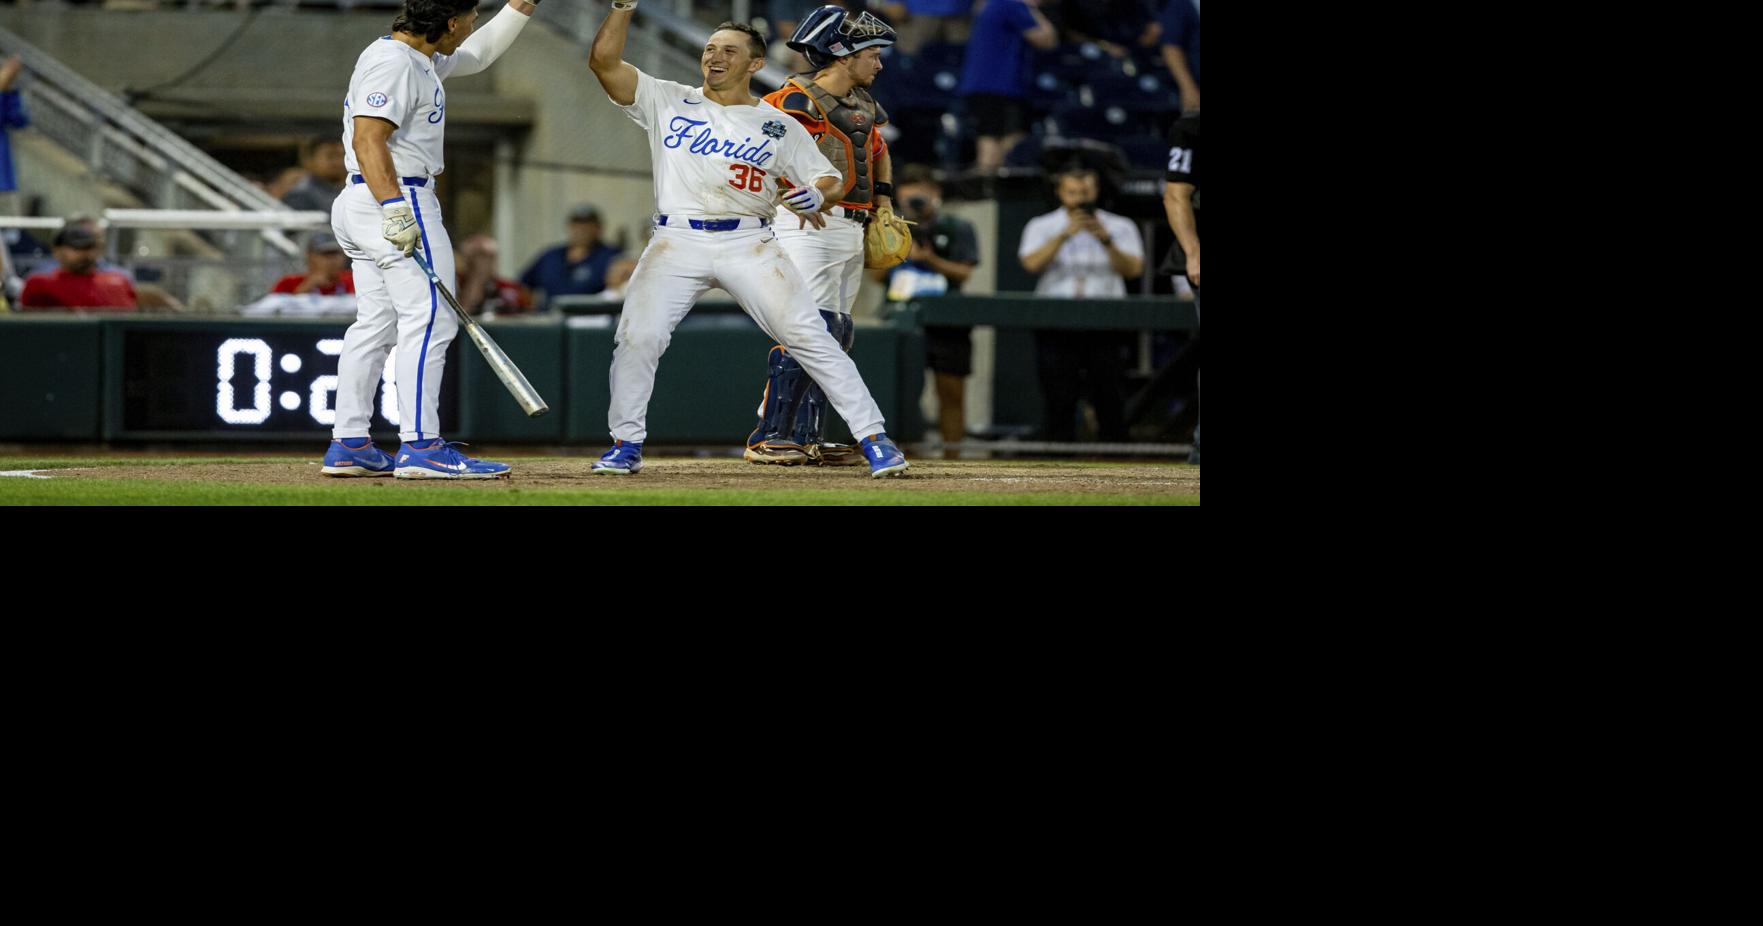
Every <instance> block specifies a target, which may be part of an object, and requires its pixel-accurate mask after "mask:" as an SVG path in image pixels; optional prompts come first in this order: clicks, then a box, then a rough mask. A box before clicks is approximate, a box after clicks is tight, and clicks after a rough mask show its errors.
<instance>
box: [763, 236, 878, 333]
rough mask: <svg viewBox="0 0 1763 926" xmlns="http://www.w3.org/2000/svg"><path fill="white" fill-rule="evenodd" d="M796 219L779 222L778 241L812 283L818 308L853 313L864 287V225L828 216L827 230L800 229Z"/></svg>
mask: <svg viewBox="0 0 1763 926" xmlns="http://www.w3.org/2000/svg"><path fill="white" fill-rule="evenodd" d="M799 221H801V220H800V219H798V218H796V216H794V215H791V216H789V217H788V218H779V219H777V220H776V223H777V225H776V227H777V241H778V243H779V244H781V245H783V246H784V253H786V254H788V255H789V256H790V262H791V263H793V264H795V265H796V269H797V270H798V271H800V272H801V274H802V278H803V279H805V280H807V281H808V294H809V295H810V296H812V297H813V299H814V305H815V307H816V308H819V309H822V310H825V311H827V312H843V313H844V314H846V315H849V314H851V303H852V302H854V301H855V300H856V299H857V287H859V286H861V285H862V284H863V226H862V225H861V224H859V223H858V222H856V221H854V220H852V219H847V218H844V217H842V216H836V215H829V216H827V217H826V227H825V228H813V227H809V228H797V227H796V223H798V222H799Z"/></svg>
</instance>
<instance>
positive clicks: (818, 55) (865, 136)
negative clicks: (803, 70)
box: [745, 6, 912, 466]
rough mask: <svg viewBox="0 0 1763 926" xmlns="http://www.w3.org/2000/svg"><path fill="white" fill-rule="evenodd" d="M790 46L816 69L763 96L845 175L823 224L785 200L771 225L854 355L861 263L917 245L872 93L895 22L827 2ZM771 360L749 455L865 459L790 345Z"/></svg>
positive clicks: (846, 462)
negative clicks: (832, 433) (843, 437)
mask: <svg viewBox="0 0 1763 926" xmlns="http://www.w3.org/2000/svg"><path fill="white" fill-rule="evenodd" d="M788 44H789V46H790V47H791V48H793V49H795V50H796V51H799V52H801V53H802V54H803V55H804V56H806V57H807V59H808V61H809V63H810V64H811V65H813V66H814V67H815V68H816V69H817V70H816V71H815V72H814V75H813V76H812V77H809V76H802V75H798V76H796V77H792V78H790V79H789V80H788V81H786V82H785V83H784V85H783V86H782V87H780V88H778V89H777V91H776V92H774V93H771V94H770V95H768V96H766V97H765V102H767V103H769V104H771V105H772V106H775V107H777V108H778V109H781V110H783V111H784V112H786V113H788V114H790V115H791V116H794V117H795V118H796V120H797V121H799V122H801V123H802V126H803V127H804V128H806V129H807V130H808V132H809V134H810V135H813V136H814V138H815V140H816V141H817V142H818V143H819V146H820V150H821V153H823V154H825V155H826V157H827V160H829V161H831V162H832V165H833V167H835V168H837V169H838V171H839V173H840V174H842V175H844V186H843V189H842V190H841V191H840V193H839V198H838V205H836V206H834V207H832V209H831V210H830V211H828V212H826V213H824V216H825V227H823V228H815V227H810V226H809V225H808V223H806V222H805V221H804V220H802V219H801V217H800V216H798V215H796V214H795V213H792V212H789V211H788V210H786V209H784V208H783V207H782V206H780V207H778V213H777V219H776V221H775V222H774V223H773V227H774V228H776V229H777V238H778V243H779V244H781V245H783V248H784V251H785V253H787V254H789V256H790V260H791V261H792V262H793V263H794V264H795V265H796V269H797V270H798V271H800V272H801V274H802V277H803V279H804V280H806V281H807V283H808V287H809V289H810V291H811V293H812V295H813V297H814V302H815V304H816V305H817V306H819V307H820V314H821V317H822V318H825V319H826V328H827V331H829V332H831V334H832V336H833V339H834V340H836V341H838V342H839V346H840V347H842V348H844V349H845V351H846V352H847V353H849V352H850V350H851V340H852V337H853V335H854V333H855V328H854V326H853V325H852V322H851V306H852V303H853V302H854V301H855V300H856V298H857V286H858V284H859V283H860V282H861V280H862V278H863V269H864V268H865V267H872V268H874V267H892V266H894V265H895V264H898V263H900V262H901V261H903V260H905V259H906V254H907V252H909V251H910V250H911V248H912V235H911V232H910V231H909V230H908V229H907V227H906V226H907V224H908V223H907V222H906V221H905V220H904V219H901V218H899V217H898V216H896V215H894V210H893V203H892V196H893V185H892V183H891V181H892V179H893V164H892V162H891V161H890V160H889V158H888V146H887V143H886V142H884V141H883V140H882V137H881V133H880V132H878V131H876V128H877V127H878V126H881V125H885V124H887V121H888V114H887V111H886V110H883V109H882V108H881V104H879V103H877V102H876V101H875V99H874V98H873V97H871V96H870V95H869V91H868V88H869V87H870V86H872V85H873V84H874V83H875V77H876V75H877V74H879V73H881V69H882V61H881V50H882V49H883V48H886V47H887V46H890V45H892V44H894V30H893V29H891V28H889V27H888V25H887V24H886V23H884V22H882V21H881V20H879V19H877V18H876V17H874V16H873V15H871V14H869V13H859V14H852V13H849V12H847V11H845V10H843V9H840V8H839V7H836V6H823V7H821V8H820V9H817V10H815V11H813V12H812V13H809V14H808V15H807V16H805V17H803V19H802V24H801V26H799V27H798V28H797V29H796V33H795V35H792V36H791V37H790V40H789V43H788ZM780 182H781V181H780ZM785 185H786V186H787V184H785ZM769 366H770V378H769V379H768V380H767V381H766V384H765V394H764V397H763V398H762V399H761V400H760V403H759V424H758V426H757V427H755V428H754V429H753V433H752V434H751V435H749V436H748V437H747V451H746V454H745V457H746V459H748V460H749V461H751V462H754V463H778V464H783V465H786V466H793V465H799V464H804V463H808V464H821V465H827V466H861V465H863V464H864V459H863V455H862V453H860V452H859V451H858V450H857V448H854V447H852V446H851V445H849V444H834V443H827V442H826V441H825V440H823V435H822V433H821V421H822V417H823V412H824V411H825V409H826V395H825V394H824V393H823V392H821V390H820V386H819V385H817V384H816V383H815V382H814V380H813V379H812V378H811V377H810V376H809V375H808V372H807V371H806V370H804V369H802V367H801V366H800V365H799V364H797V363H796V359H795V358H794V357H792V356H790V354H789V352H788V351H786V350H784V348H783V346H782V345H778V346H774V347H773V348H772V349H771V354H770V358H769Z"/></svg>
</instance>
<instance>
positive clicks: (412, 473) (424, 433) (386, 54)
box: [324, 0, 537, 479]
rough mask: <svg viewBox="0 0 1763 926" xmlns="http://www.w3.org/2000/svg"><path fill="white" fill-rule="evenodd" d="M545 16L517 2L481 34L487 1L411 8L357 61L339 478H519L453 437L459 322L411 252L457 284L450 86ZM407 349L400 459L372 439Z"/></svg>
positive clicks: (332, 464) (345, 220)
mask: <svg viewBox="0 0 1763 926" xmlns="http://www.w3.org/2000/svg"><path fill="white" fill-rule="evenodd" d="M536 9H537V7H536V6H535V3H534V2H529V0H509V4H508V6H507V8H505V9H503V10H502V11H501V12H500V13H497V14H496V15H495V16H494V17H493V18H492V19H490V20H489V21H488V22H487V23H485V24H484V25H483V27H482V28H477V21H478V12H477V0H404V7H403V9H402V11H400V12H399V14H398V18H397V20H395V21H394V22H393V23H392V34H391V35H388V36H382V37H381V38H379V39H376V40H375V41H374V42H373V44H371V45H369V46H368V47H367V50H365V51H363V52H362V53H361V57H360V58H359V59H357V60H356V62H355V73H354V74H353V75H351V77H350V78H349V95H348V97H347V98H346V100H345V102H344V104H343V148H344V162H345V164H346V165H347V167H348V169H349V182H348V184H347V185H346V186H345V187H344V189H343V192H342V194H341V195H339V196H338V197H337V200H336V202H335V203H334V204H332V206H331V228H332V230H333V231H335V232H336V235H337V240H338V241H339V242H341V243H342V245H343V250H344V251H345V252H346V253H347V254H348V255H349V257H350V258H351V259H352V261H353V263H354V271H355V297H356V301H357V303H358V304H359V310H358V314H357V317H356V321H355V324H353V325H351V326H349V331H348V333H347V334H345V335H344V336H343V353H342V356H341V357H340V358H339V360H338V362H337V403H336V409H337V422H336V426H335V428H334V429H333V430H332V432H331V436H332V440H331V446H330V450H329V452H327V453H326V454H325V457H324V473H325V475H327V476H385V475H392V474H395V475H396V476H398V477H399V478H404V479H424V478H426V479H498V478H506V477H507V475H508V465H507V464H506V463H491V462H488V461H485V460H474V459H472V458H470V457H467V456H465V455H464V454H462V453H460V452H459V451H458V450H457V449H455V446H456V445H453V444H449V443H447V442H446V441H445V440H443V439H442V438H441V421H440V414H439V405H440V396H441V375H442V373H443V368H444V367H445V365H446V362H447V346H448V345H449V344H451V343H452V341H453V337H454V335H455V334H456V333H458V330H459V322H458V320H457V319H456V318H455V317H454V314H453V312H451V311H449V310H448V309H447V307H446V306H445V305H443V304H442V301H441V297H440V294H439V292H438V291H437V289H436V288H435V286H434V285H433V284H432V283H431V279H430V276H429V274H428V273H426V272H424V270H423V269H422V268H420V267H418V266H417V263H416V262H415V261H413V260H411V259H410V254H411V252H412V251H413V250H414V249H415V248H416V247H418V246H419V245H420V246H421V247H422V250H423V253H424V254H425V255H426V256H427V258H428V263H429V264H430V265H431V266H432V267H433V269H434V272H435V274H436V276H438V277H439V278H440V279H443V280H451V279H453V243H452V241H451V239H450V238H449V237H448V236H447V229H446V228H445V227H443V226H442V224H441V204H440V201H439V200H438V199H436V198H435V192H434V178H435V177H436V176H437V175H438V174H440V173H441V171H442V170H443V168H444V163H443V161H442V157H441V142H442V136H443V134H444V133H445V131H446V127H447V123H446V118H447V96H446V93H445V91H443V90H442V88H441V82H442V81H443V80H445V79H446V78H448V77H451V76H461V77H463V76H465V75H467V74H475V73H477V72H479V71H482V70H483V69H485V68H487V67H489V66H490V64H491V63H493V62H494V61H495V60H496V59H497V58H499V57H501V55H502V53H503V52H505V51H507V50H508V47H509V46H510V45H512V44H513V43H514V39H515V37H516V36H518V35H519V34H520V31H521V29H523V28H525V27H526V24H527V22H528V20H529V19H530V18H531V16H532V14H533V12H534V11H535V10H536ZM394 347H395V348H396V349H397V359H396V367H395V369H396V375H395V377H394V378H395V379H396V381H397V392H398V416H399V422H400V428H401V430H400V431H399V438H400V439H401V440H402V441H403V444H402V446H400V447H399V448H398V453H397V455H396V457H395V458H394V457H391V456H388V455H387V454H385V453H384V452H382V451H381V450H379V449H378V448H376V447H374V446H373V442H372V441H371V440H370V439H369V438H368V425H369V422H370V420H371V417H372V414H373V397H374V392H375V389H376V387H377V386H378V385H379V380H380V371H381V370H382V369H383V368H384V367H385V364H386V356H387V354H388V353H390V352H391V351H392V350H393V349H394Z"/></svg>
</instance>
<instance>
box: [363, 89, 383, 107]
mask: <svg viewBox="0 0 1763 926" xmlns="http://www.w3.org/2000/svg"><path fill="white" fill-rule="evenodd" d="M367 105H369V106H374V107H378V106H384V105H386V95H385V94H383V93H378V92H375V93H370V94H368V95H367Z"/></svg>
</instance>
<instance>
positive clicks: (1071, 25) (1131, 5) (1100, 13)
mask: <svg viewBox="0 0 1763 926" xmlns="http://www.w3.org/2000/svg"><path fill="white" fill-rule="evenodd" d="M1164 2H1167V0H1083V2H1081V3H1068V4H1065V5H1063V6H1062V7H1060V9H1059V12H1061V13H1062V14H1063V15H1062V16H1059V17H1055V16H1054V15H1053V14H1052V13H1051V12H1049V13H1048V14H1047V19H1048V20H1049V21H1050V22H1052V23H1053V25H1054V26H1055V27H1056V28H1058V30H1059V33H1060V38H1061V40H1062V41H1065V42H1093V43H1095V45H1096V47H1098V48H1100V49H1102V51H1104V52H1106V53H1107V54H1108V55H1109V56H1110V57H1113V58H1126V57H1128V56H1130V55H1131V54H1132V46H1134V45H1139V46H1144V47H1146V48H1150V47H1152V46H1154V45H1156V43H1157V37H1158V35H1160V34H1161V32H1162V28H1161V26H1160V25H1159V24H1158V14H1159V13H1160V12H1161V10H1162V7H1163V4H1164Z"/></svg>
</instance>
